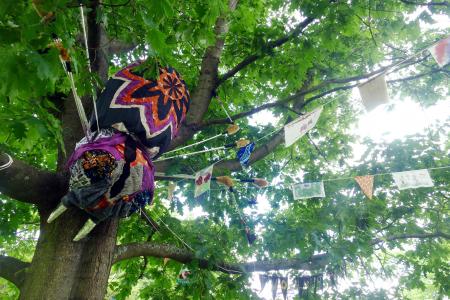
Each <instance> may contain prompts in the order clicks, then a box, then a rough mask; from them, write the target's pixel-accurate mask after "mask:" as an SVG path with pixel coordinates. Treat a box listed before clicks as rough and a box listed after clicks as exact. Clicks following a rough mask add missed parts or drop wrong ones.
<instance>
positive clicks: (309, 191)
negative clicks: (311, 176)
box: [292, 181, 325, 200]
mask: <svg viewBox="0 0 450 300" xmlns="http://www.w3.org/2000/svg"><path fill="white" fill-rule="evenodd" d="M292 194H293V196H294V200H297V199H308V198H316V197H317V198H324V197H325V189H324V187H323V182H322V181H320V182H310V183H297V184H294V185H292Z"/></svg>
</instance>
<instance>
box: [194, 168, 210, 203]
mask: <svg viewBox="0 0 450 300" xmlns="http://www.w3.org/2000/svg"><path fill="white" fill-rule="evenodd" d="M213 168H214V165H211V166H209V167H207V168H205V169H203V170H201V171H199V172H197V173H195V191H194V197H195V198H197V197H198V196H200V195H202V194H203V193H205V192H207V191H209V189H210V187H211V178H212V172H213Z"/></svg>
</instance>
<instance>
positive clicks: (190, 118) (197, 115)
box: [156, 0, 237, 169]
mask: <svg viewBox="0 0 450 300" xmlns="http://www.w3.org/2000/svg"><path fill="white" fill-rule="evenodd" d="M236 5H237V0H230V1H229V5H228V7H229V10H230V11H234V10H235V9H236ZM228 29H229V24H228V21H227V19H226V16H224V15H222V16H220V17H219V18H218V19H217V21H216V24H215V28H214V32H215V35H216V42H215V43H214V45H212V46H210V47H208V48H207V49H206V51H205V54H204V56H203V60H202V66H201V69H200V76H199V78H198V85H197V88H196V90H195V91H194V92H193V93H192V97H191V105H190V108H189V112H188V114H187V116H186V122H185V126H183V127H181V129H180V132H179V134H178V137H177V138H175V139H174V140H173V141H172V143H171V145H170V147H169V149H174V148H176V147H177V146H179V145H181V144H183V143H185V142H186V141H187V140H188V139H190V138H191V137H192V136H193V134H194V133H195V131H193V130H192V128H191V127H190V126H189V124H197V123H199V122H200V121H201V120H202V119H203V116H204V114H205V113H206V112H207V110H208V107H209V104H210V102H211V98H212V96H213V93H214V91H215V89H216V86H217V80H218V68H219V61H220V55H221V54H222V50H223V46H224V43H225V35H226V34H227V32H228ZM186 124H187V125H186ZM156 167H157V169H159V166H158V165H157V166H156Z"/></svg>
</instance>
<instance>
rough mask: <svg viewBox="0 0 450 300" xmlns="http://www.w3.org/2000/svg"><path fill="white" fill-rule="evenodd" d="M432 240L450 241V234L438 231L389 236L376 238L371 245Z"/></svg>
mask: <svg viewBox="0 0 450 300" xmlns="http://www.w3.org/2000/svg"><path fill="white" fill-rule="evenodd" d="M430 238H444V239H447V240H450V234H447V233H444V232H441V231H438V232H434V233H411V234H407V233H405V234H396V235H391V236H387V237H385V238H376V239H373V240H372V241H371V243H370V244H371V245H376V244H380V243H383V242H389V241H396V240H406V239H422V240H423V239H430Z"/></svg>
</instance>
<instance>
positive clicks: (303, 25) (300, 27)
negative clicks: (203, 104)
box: [217, 17, 314, 86]
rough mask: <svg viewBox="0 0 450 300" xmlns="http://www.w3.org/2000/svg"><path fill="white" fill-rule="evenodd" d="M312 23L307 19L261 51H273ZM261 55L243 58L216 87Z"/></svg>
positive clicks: (223, 76)
mask: <svg viewBox="0 0 450 300" xmlns="http://www.w3.org/2000/svg"><path fill="white" fill-rule="evenodd" d="M313 21H314V18H311V17H308V18H306V19H305V20H304V21H303V22H301V23H300V24H298V25H297V26H296V27H295V28H294V29H293V30H292V31H291V32H289V33H288V34H286V35H285V36H283V37H281V38H279V39H277V40H275V41H271V42H268V43H267V44H266V45H264V46H263V47H262V48H263V49H275V48H277V47H280V46H281V45H283V44H285V43H286V42H288V41H290V40H291V39H293V38H294V37H296V36H298V35H299V34H300V33H302V32H303V30H304V29H305V28H306V27H307V26H308V25H309V24H311V23H312V22H313ZM262 56H263V54H252V55H250V56H248V57H246V58H244V59H243V60H242V61H241V62H240V63H238V64H237V65H236V66H235V67H234V68H232V69H231V70H229V71H228V72H227V73H225V74H223V75H222V76H221V77H220V79H219V80H218V82H217V86H219V85H221V84H222V83H224V82H225V81H226V80H227V79H229V78H230V77H233V76H234V75H236V73H238V72H239V71H240V70H242V69H244V68H245V67H246V66H248V65H249V64H251V63H253V62H255V61H256V60H257V59H259V58H261V57H262Z"/></svg>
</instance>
